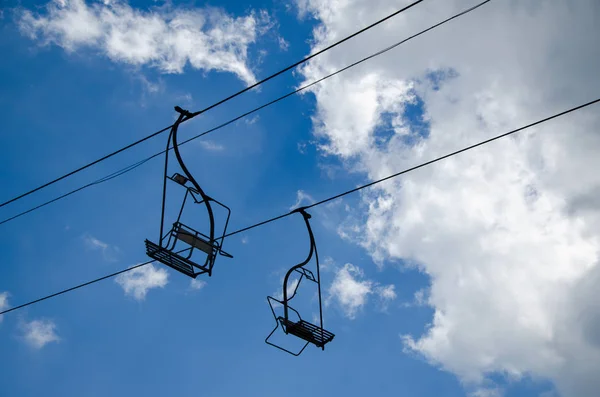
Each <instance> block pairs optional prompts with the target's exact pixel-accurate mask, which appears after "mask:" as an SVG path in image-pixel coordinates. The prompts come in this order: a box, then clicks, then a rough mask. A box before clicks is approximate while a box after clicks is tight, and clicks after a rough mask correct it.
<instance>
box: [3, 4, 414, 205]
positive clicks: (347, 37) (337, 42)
mask: <svg viewBox="0 0 600 397" xmlns="http://www.w3.org/2000/svg"><path fill="white" fill-rule="evenodd" d="M423 1H425V0H417V1H415V2H413V3H411V4H409V5H407V6H406V7H403V8H401V9H399V10H397V11H394V12H393V13H391V14H389V15H388V16H386V17H384V18H382V19H380V20H378V21H377V22H374V23H372V24H370V25H369V26H366V27H364V28H362V29H360V30H359V31H357V32H354V33H352V34H351V35H349V36H346V37H344V38H343V39H341V40H339V41H336V42H335V43H333V44H331V45H329V46H327V47H325V48H323V49H321V50H319V51H316V52H314V53H312V54H311V55H309V56H307V57H305V58H302V59H301V60H299V61H297V62H295V63H293V64H291V65H289V66H287V67H285V68H283V69H281V70H280V71H278V72H276V73H273V74H272V75H270V76H267V77H266V78H264V79H262V80H260V81H257V82H256V83H254V84H252V85H250V86H248V87H246V88H244V89H242V90H240V91H238V92H236V93H235V94H232V95H229V96H228V97H226V98H224V99H221V100H220V101H218V102H215V103H213V104H212V105H210V106H208V107H206V108H204V109H202V110H198V111H197V112H194V113H192V115H191V117H189V118H188V119H187V120H190V119H192V118H193V117H196V116H198V115H200V114H202V113H205V112H207V111H209V110H211V109H214V108H216V107H217V106H220V105H222V104H224V103H225V102H228V101H230V100H231V99H233V98H235V97H237V96H239V95H241V94H243V93H245V92H247V91H250V90H251V89H253V88H256V87H258V86H259V85H261V84H263V83H265V82H267V81H269V80H271V79H273V78H275V77H277V76H279V75H281V74H283V73H285V72H287V71H289V70H291V69H294V68H295V67H297V66H300V65H302V64H303V63H305V62H308V61H309V60H311V59H313V58H314V57H316V56H318V55H320V54H322V53H324V52H326V51H329V50H331V49H332V48H334V47H337V46H338V45H340V44H342V43H344V42H346V41H348V40H350V39H352V38H354V37H356V36H358V35H360V34H362V33H364V32H366V31H367V30H369V29H372V28H373V27H375V26H377V25H379V24H381V23H383V22H385V21H387V20H388V19H391V18H393V17H395V16H396V15H399V14H401V13H402V12H404V11H406V10H408V9H410V8H412V7H414V6H416V5H417V4H419V3H421V2H423ZM171 127H172V125H170V126H168V127H165V128H163V129H161V130H159V131H156V132H154V133H152V134H150V135H148V136H146V137H144V138H142V139H139V140H137V141H135V142H133V143H130V144H129V145H127V146H125V147H122V148H121V149H118V150H115V151H114V152H112V153H109V154H107V155H106V156H103V157H101V158H99V159H98V160H94V161H92V162H91V163H88V164H86V165H84V166H81V167H79V168H77V169H75V170H73V171H71V172H68V173H66V174H64V175H63V176H60V177H58V178H55V179H53V180H51V181H49V182H46V183H44V184H43V185H40V186H38V187H36V188H34V189H31V190H29V191H27V192H25V193H22V194H20V195H18V196H16V197H13V198H12V199H10V200H8V201H5V202H3V203H0V208H1V207H4V206H5V205H7V204H10V203H12V202H15V201H17V200H19V199H22V198H23V197H26V196H29V195H30V194H32V193H35V192H37V191H39V190H41V189H44V188H46V187H48V186H50V185H53V184H55V183H56V182H59V181H62V180H63V179H66V178H68V177H70V176H72V175H75V174H76V173H78V172H81V171H83V170H85V169H87V168H89V167H91V166H93V165H95V164H98V163H100V162H102V161H104V160H106V159H109V158H111V157H113V156H115V155H117V154H119V153H121V152H123V151H125V150H127V149H130V148H132V147H134V146H137V145H139V144H140V143H142V142H145V141H147V140H148V139H150V138H153V137H155V136H158V135H160V134H162V133H163V132H165V131H167V130H169V129H170V128H171Z"/></svg>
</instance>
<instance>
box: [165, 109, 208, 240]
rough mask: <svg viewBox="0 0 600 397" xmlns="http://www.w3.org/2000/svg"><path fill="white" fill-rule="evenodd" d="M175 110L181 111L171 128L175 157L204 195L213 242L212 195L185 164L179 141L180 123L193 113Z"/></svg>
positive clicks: (179, 110)
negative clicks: (209, 195) (205, 191)
mask: <svg viewBox="0 0 600 397" xmlns="http://www.w3.org/2000/svg"><path fill="white" fill-rule="evenodd" d="M175 110H176V111H177V112H179V118H178V119H177V121H176V122H175V124H173V127H172V128H171V135H172V139H173V151H174V152H175V157H177V162H178V163H179V166H180V167H181V170H182V171H183V173H184V174H185V176H186V177H187V178H188V179H189V180H190V182H192V185H194V188H196V190H197V191H198V193H200V196H202V200H203V201H204V204H205V206H206V210H207V212H208V217H209V221H210V232H209V235H208V236H209V238H210V241H211V243H212V242H213V241H214V240H215V217H214V214H213V210H212V207H211V205H210V197H208V196H207V195H206V193H204V190H202V188H201V187H200V185H199V184H198V182H196V179H194V177H193V176H192V174H191V173H190V171H189V170H188V169H187V167H186V166H185V163H184V162H183V159H182V158H181V154H180V153H179V145H178V143H177V129H178V128H179V124H181V123H182V122H183V121H185V120H187V119H189V118H191V117H192V114H191V113H190V112H188V111H187V110H183V109H181V108H180V107H179V106H175ZM167 149H168V147H167Z"/></svg>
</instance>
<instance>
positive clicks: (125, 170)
mask: <svg viewBox="0 0 600 397" xmlns="http://www.w3.org/2000/svg"><path fill="white" fill-rule="evenodd" d="M491 1H492V0H485V1H483V2H481V3H479V4H476V5H475V6H473V7H471V8H468V9H466V10H464V11H462V12H460V13H458V14H455V15H453V16H451V17H449V18H447V19H445V20H443V21H441V22H438V23H436V24H435V25H432V26H430V27H429V28H427V29H424V30H422V31H420V32H418V33H415V34H414V35H412V36H409V37H407V38H405V39H403V40H401V41H398V42H396V43H394V44H392V45H390V46H388V47H386V48H384V49H382V50H379V51H377V52H375V53H373V54H371V55H369V56H367V57H365V58H362V59H360V60H358V61H356V62H354V63H352V64H350V65H348V66H345V67H344V68H342V69H339V70H337V71H335V72H333V73H330V74H328V75H326V76H323V77H321V78H319V79H317V80H315V81H313V82H311V83H308V84H306V85H303V86H302V87H299V88H297V89H296V90H294V91H291V92H289V93H287V94H285V95H283V96H280V97H278V98H276V99H274V100H272V101H270V102H267V103H265V104H263V105H261V106H258V107H256V108H254V109H252V110H249V111H247V112H245V113H243V114H241V115H239V116H237V117H234V118H233V119H230V120H228V121H226V122H224V123H222V124H219V125H217V126H215V127H213V128H211V129H209V130H206V131H204V132H202V133H200V134H198V135H195V136H193V137H191V138H188V139H186V140H184V141H182V142H181V143H180V144H179V145H180V146H181V145H184V144H186V143H188V142H191V141H193V140H196V139H198V138H201V137H203V136H205V135H207V134H210V133H211V132H214V131H217V130H220V129H222V128H224V127H226V126H228V125H230V124H233V123H235V122H236V121H239V120H241V119H243V118H245V117H247V116H250V115H251V114H253V113H256V112H258V111H260V110H262V109H264V108H267V107H269V106H271V105H274V104H276V103H278V102H280V101H282V100H284V99H286V98H288V97H290V96H292V95H295V94H298V93H300V92H302V91H305V90H307V89H309V88H310V87H313V86H314V85H316V84H319V83H321V82H323V81H325V80H327V79H329V78H331V77H333V76H336V75H338V74H340V73H342V72H344V71H346V70H348V69H351V68H353V67H355V66H357V65H360V64H362V63H363V62H366V61H368V60H370V59H373V58H375V57H377V56H380V55H383V54H385V53H386V52H388V51H390V50H392V49H394V48H396V47H398V46H400V45H401V44H404V43H406V42H407V41H410V40H412V39H414V38H416V37H418V36H421V35H422V34H425V33H427V32H429V31H430V30H433V29H435V28H438V27H440V26H441V25H444V24H446V23H448V22H450V21H452V20H454V19H456V18H459V17H461V16H463V15H465V14H468V13H470V12H472V11H474V10H476V9H477V8H479V7H481V6H483V5H485V4H487V3H489V2H491ZM171 127H172V126H170V127H167V128H171ZM161 132H162V131H161ZM164 153H165V150H163V151H161V152H158V153H155V154H153V155H152V156H149V157H147V158H145V159H144V160H141V161H139V162H137V163H135V164H132V165H129V166H127V167H125V168H123V169H121V170H120V171H117V172H115V173H114V174H118V175H116V176H120V175H123V174H125V173H127V172H129V171H133V170H134V169H136V168H137V167H139V166H141V165H142V164H145V163H146V162H148V161H150V160H152V159H154V158H155V157H158V156H160V155H162V154H164ZM114 174H111V175H114ZM113 178H114V177H109V176H107V177H105V178H102V179H101V180H99V181H96V182H93V183H89V184H87V185H84V186H82V187H79V188H77V189H74V190H72V191H70V192H68V193H65V194H63V195H61V196H59V197H57V198H54V199H52V200H49V201H47V202H44V203H42V204H40V205H37V206H35V207H33V208H31V209H28V210H26V211H23V212H21V213H19V214H16V215H14V216H11V217H9V218H6V219H4V220H2V221H0V225H2V224H4V223H7V222H10V221H12V220H14V219H17V218H19V217H21V216H23V215H26V214H29V213H30V212H33V211H36V210H38V209H40V208H42V207H45V206H46V205H48V204H52V203H54V202H56V201H58V200H61V199H63V198H66V197H68V196H70V195H72V194H74V193H77V192H79V191H81V190H84V189H87V188H88V187H91V186H94V185H97V184H99V183H102V182H106V181H107V180H110V179H113Z"/></svg>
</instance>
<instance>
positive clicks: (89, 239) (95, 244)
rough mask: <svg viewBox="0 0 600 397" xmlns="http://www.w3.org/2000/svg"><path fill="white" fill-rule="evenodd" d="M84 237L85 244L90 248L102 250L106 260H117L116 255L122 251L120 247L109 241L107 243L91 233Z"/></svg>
mask: <svg viewBox="0 0 600 397" xmlns="http://www.w3.org/2000/svg"><path fill="white" fill-rule="evenodd" d="M82 238H83V242H84V244H85V246H86V247H87V248H88V249H90V250H95V251H100V252H102V257H103V258H104V260H105V261H107V262H114V261H116V256H117V254H118V253H119V252H120V250H119V248H118V247H115V246H111V245H109V244H108V243H105V242H104V241H101V240H99V239H97V238H96V237H94V236H92V235H90V234H85V235H83V237H82Z"/></svg>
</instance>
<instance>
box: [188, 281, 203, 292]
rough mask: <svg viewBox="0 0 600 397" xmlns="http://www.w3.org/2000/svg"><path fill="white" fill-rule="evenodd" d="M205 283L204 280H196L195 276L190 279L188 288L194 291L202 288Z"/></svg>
mask: <svg viewBox="0 0 600 397" xmlns="http://www.w3.org/2000/svg"><path fill="white" fill-rule="evenodd" d="M205 285H206V281H202V280H198V279H195V278H194V279H191V280H190V288H191V289H193V290H195V291H200V290H201V289H202V288H204V286H205Z"/></svg>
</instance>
